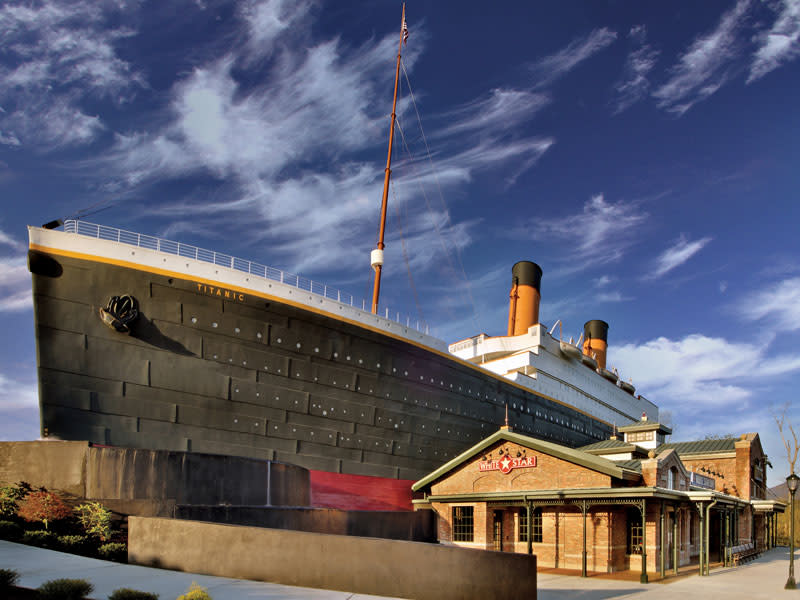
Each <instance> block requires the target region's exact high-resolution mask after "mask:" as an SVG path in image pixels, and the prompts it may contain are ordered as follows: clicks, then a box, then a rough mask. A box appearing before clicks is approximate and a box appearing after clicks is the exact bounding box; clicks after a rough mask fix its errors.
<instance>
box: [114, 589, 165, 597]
mask: <svg viewBox="0 0 800 600" xmlns="http://www.w3.org/2000/svg"><path fill="white" fill-rule="evenodd" d="M108 600H158V594H151V593H150V592H140V591H139V590H131V589H129V588H120V589H118V590H114V591H113V592H112V593H111V595H110V596H109V597H108Z"/></svg>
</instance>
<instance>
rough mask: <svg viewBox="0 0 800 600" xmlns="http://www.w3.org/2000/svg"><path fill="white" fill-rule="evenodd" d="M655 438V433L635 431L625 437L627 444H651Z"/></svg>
mask: <svg viewBox="0 0 800 600" xmlns="http://www.w3.org/2000/svg"><path fill="white" fill-rule="evenodd" d="M654 437H655V432H654V431H635V432H631V433H629V434H627V435H626V436H625V441H626V442H651V441H653V438H654Z"/></svg>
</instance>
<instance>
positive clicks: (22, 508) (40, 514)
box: [17, 490, 72, 529]
mask: <svg viewBox="0 0 800 600" xmlns="http://www.w3.org/2000/svg"><path fill="white" fill-rule="evenodd" d="M17 514H18V515H19V516H20V517H22V518H23V519H25V520H26V521H29V522H32V523H43V524H44V528H45V529H47V528H48V527H47V526H48V524H50V523H52V522H53V521H58V520H60V519H66V518H67V517H69V516H70V515H72V509H71V508H70V507H69V506H67V505H66V504H65V503H64V501H63V500H62V499H61V498H60V497H59V496H57V495H56V494H54V493H53V492H48V491H44V490H40V491H38V492H31V493H30V494H28V495H27V496H25V498H23V499H22V500H21V501H20V503H19V510H17Z"/></svg>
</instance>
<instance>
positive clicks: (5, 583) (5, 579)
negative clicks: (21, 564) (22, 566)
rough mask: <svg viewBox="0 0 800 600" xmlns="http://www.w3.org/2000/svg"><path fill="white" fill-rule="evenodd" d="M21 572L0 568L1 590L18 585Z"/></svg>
mask: <svg viewBox="0 0 800 600" xmlns="http://www.w3.org/2000/svg"><path fill="white" fill-rule="evenodd" d="M18 581H19V573H17V572H16V571H14V570H13V569H0V592H2V591H4V590H7V589H8V588H10V587H13V586H15V585H17V582H18Z"/></svg>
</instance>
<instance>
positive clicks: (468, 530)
mask: <svg viewBox="0 0 800 600" xmlns="http://www.w3.org/2000/svg"><path fill="white" fill-rule="evenodd" d="M472 511H473V507H471V506H454V507H453V541H454V542H471V541H472V539H473V533H472V532H473V529H474V527H473V518H472Z"/></svg>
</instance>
